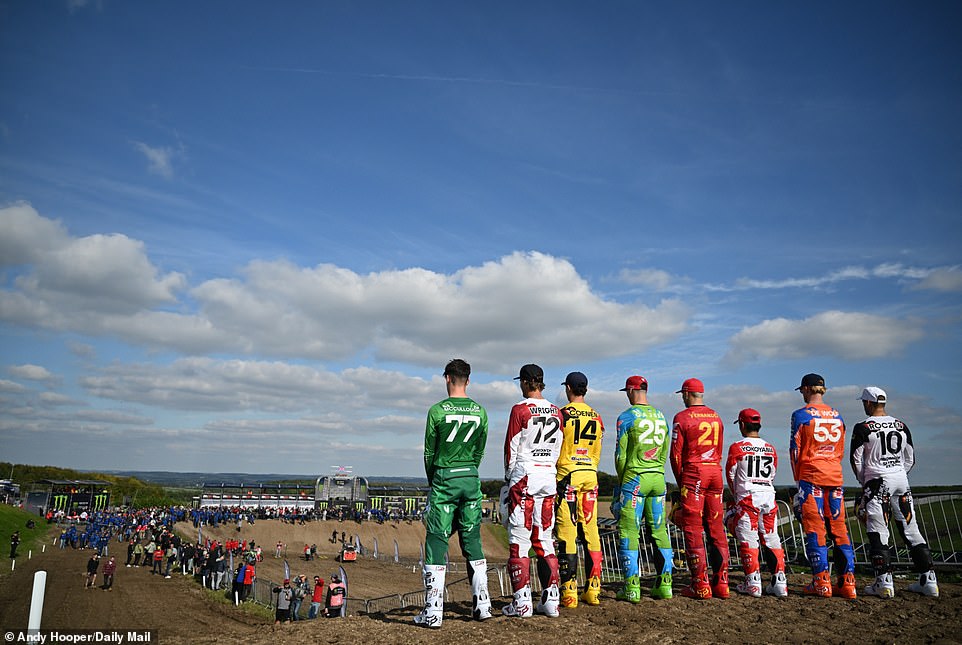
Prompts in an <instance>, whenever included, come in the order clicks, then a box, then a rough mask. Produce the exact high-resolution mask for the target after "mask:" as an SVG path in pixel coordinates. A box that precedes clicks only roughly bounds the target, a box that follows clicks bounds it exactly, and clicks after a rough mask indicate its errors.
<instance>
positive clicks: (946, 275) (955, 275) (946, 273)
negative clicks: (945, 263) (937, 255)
mask: <svg viewBox="0 0 962 645" xmlns="http://www.w3.org/2000/svg"><path fill="white" fill-rule="evenodd" d="M915 288H916V289H928V290H932V291H944V292H953V293H959V292H962V269H960V268H959V267H957V266H955V267H942V268H939V269H935V270H933V271H932V272H931V273H929V274H928V275H927V276H925V278H924V279H923V280H922V281H921V282H919V283H918V284H917V285H915Z"/></svg>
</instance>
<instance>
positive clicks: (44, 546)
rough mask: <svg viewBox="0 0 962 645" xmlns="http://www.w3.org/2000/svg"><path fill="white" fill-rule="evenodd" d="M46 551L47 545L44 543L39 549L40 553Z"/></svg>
mask: <svg viewBox="0 0 962 645" xmlns="http://www.w3.org/2000/svg"><path fill="white" fill-rule="evenodd" d="M46 552H47V545H46V544H44V545H43V548H41V549H40V553H46Z"/></svg>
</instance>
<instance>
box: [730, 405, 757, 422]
mask: <svg viewBox="0 0 962 645" xmlns="http://www.w3.org/2000/svg"><path fill="white" fill-rule="evenodd" d="M761 422H762V415H761V414H759V412H758V410H755V409H753V408H745V409H744V410H742V411H741V412H739V413H738V418H737V419H735V423H761Z"/></svg>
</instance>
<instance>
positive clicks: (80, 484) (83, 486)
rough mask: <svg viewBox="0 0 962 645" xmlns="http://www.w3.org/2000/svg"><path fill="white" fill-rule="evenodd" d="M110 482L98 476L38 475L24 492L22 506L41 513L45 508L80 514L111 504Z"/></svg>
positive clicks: (45, 510) (55, 511)
mask: <svg viewBox="0 0 962 645" xmlns="http://www.w3.org/2000/svg"><path fill="white" fill-rule="evenodd" d="M111 486H112V484H111V483H110V482H106V481H101V480H99V479H41V480H39V481H37V482H36V483H35V484H34V490H32V491H30V492H29V493H27V499H26V502H25V506H26V507H27V508H28V509H29V510H31V511H34V512H36V513H38V514H40V515H43V514H45V513H46V512H47V511H53V512H54V513H57V512H62V513H65V514H67V515H79V514H81V513H84V512H86V513H90V512H92V511H104V510H107V508H109V507H110V487H111Z"/></svg>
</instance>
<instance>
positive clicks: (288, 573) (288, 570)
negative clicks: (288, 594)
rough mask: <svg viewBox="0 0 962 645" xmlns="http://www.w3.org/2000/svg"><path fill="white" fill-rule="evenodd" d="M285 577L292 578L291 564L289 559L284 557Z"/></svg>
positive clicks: (286, 578)
mask: <svg viewBox="0 0 962 645" xmlns="http://www.w3.org/2000/svg"><path fill="white" fill-rule="evenodd" d="M284 579H285V580H290V579H291V565H289V564H287V559H286V558H285V559H284Z"/></svg>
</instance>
